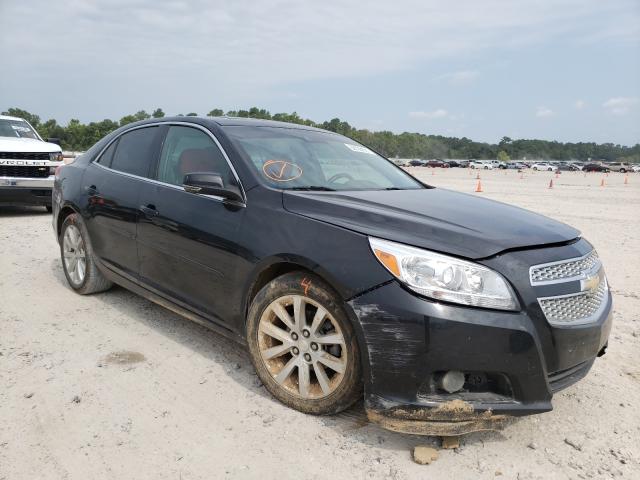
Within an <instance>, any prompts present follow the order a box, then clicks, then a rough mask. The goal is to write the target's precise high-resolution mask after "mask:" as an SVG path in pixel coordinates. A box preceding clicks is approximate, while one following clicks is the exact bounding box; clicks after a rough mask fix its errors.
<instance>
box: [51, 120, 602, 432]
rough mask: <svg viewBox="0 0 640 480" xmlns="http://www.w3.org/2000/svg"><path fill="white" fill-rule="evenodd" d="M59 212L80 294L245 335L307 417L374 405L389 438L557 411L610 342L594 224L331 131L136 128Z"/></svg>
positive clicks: (259, 366) (488, 425) (104, 151)
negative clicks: (529, 205)
mask: <svg viewBox="0 0 640 480" xmlns="http://www.w3.org/2000/svg"><path fill="white" fill-rule="evenodd" d="M53 209H54V215H53V229H54V232H55V236H56V238H57V239H58V242H59V245H60V255H61V260H62V265H63V269H64V274H65V276H66V278H67V281H68V283H69V285H70V286H71V288H72V289H73V290H75V291H76V292H78V293H80V294H91V293H96V292H101V291H105V290H108V289H109V288H110V287H111V285H112V284H113V283H116V284H119V285H122V286H124V287H125V288H128V289H130V290H132V291H134V292H137V293H138V294H140V295H142V296H144V297H146V298H148V299H149V300H152V301H154V302H157V303H159V304H160V305H163V306H165V307H167V308H170V309H171V310H173V311H175V312H178V313H180V314H182V315H184V316H185V317H187V318H189V319H191V320H194V321H197V322H199V323H202V324H203V325H206V326H208V327H210V328H212V329H214V330H216V331H218V332H220V333H221V334H223V335H226V336H228V337H229V338H232V339H234V340H237V341H238V342H239V343H240V344H244V345H246V346H247V348H248V350H249V352H250V355H251V359H252V361H253V365H254V366H255V369H256V372H257V374H258V376H259V377H260V379H261V380H262V382H263V383H264V384H265V386H266V388H267V389H268V390H269V391H270V392H271V393H272V394H273V395H274V396H275V397H276V398H278V399H279V400H280V401H282V402H283V403H285V404H287V405H289V406H291V407H293V408H296V409H298V410H300V411H302V412H307V413H313V414H332V413H336V412H339V411H341V410H344V409H345V408H347V407H349V406H350V405H352V404H353V403H354V402H356V401H357V400H358V399H360V398H362V396H363V394H364V399H365V407H366V410H367V412H368V415H369V418H370V419H371V420H373V421H375V422H378V423H379V424H381V425H382V426H384V427H386V428H389V429H393V430H399V431H406V432H411V433H426V434H435V435H456V434H461V433H465V432H470V431H477V430H485V429H493V428H499V427H500V426H501V425H502V423H503V422H504V420H505V418H507V416H509V415H525V414H531V413H539V412H544V411H548V410H551V408H552V406H551V399H552V396H553V394H554V393H555V392H556V391H558V390H560V389H562V388H564V387H566V386H568V385H570V384H572V383H573V382H575V381H577V380H579V379H580V378H582V377H583V376H584V375H586V374H587V372H588V371H589V369H590V368H591V365H592V364H593V362H594V360H595V358H596V356H597V355H600V354H602V353H604V349H605V347H606V345H607V339H608V336H609V329H610V327H611V308H612V306H611V295H610V293H609V289H608V285H607V280H606V278H605V276H604V270H603V268H602V264H601V262H600V259H599V258H598V255H597V253H596V252H595V250H594V249H593V247H592V246H591V244H589V242H587V240H585V239H584V238H582V237H581V236H580V233H579V232H578V231H577V230H575V229H573V228H571V227H570V226H567V225H565V224H562V223H559V222H556V221H554V220H551V219H549V218H545V217H542V216H540V215H538V214H534V213H530V212H527V211H525V210H522V209H519V208H515V207H511V206H509V205H506V204H503V203H498V202H494V201H491V200H487V199H483V198H478V197H477V196H472V195H465V194H461V193H455V192H453V191H449V190H444V189H440V188H433V187H431V186H429V185H425V184H423V183H421V182H420V181H418V180H416V179H415V178H413V177H412V176H410V175H409V174H407V173H406V172H404V171H403V170H402V169H400V168H398V167H397V166H395V165H394V164H393V163H392V162H390V161H388V160H387V159H385V158H383V157H381V156H379V155H377V154H376V153H374V152H373V151H372V150H370V149H368V148H367V147H365V146H363V145H361V144H358V143H357V142H354V141H353V140H351V139H349V138H346V137H343V136H340V135H337V134H334V133H331V132H326V131H323V130H318V129H314V128H310V127H305V126H297V125H290V124H284V123H278V122H271V121H260V120H250V119H236V118H206V119H205V118H197V117H187V118H185V117H175V118H165V119H154V120H147V121H143V122H139V123H134V124H130V125H127V126H124V127H122V128H120V129H119V130H116V131H115V132H113V133H111V134H109V135H108V136H106V137H105V138H103V139H102V140H100V141H99V142H98V143H96V144H95V145H94V146H93V147H92V148H91V149H89V151H87V152H86V153H85V154H84V155H82V156H81V157H80V158H79V159H78V160H77V161H76V162H75V163H73V164H71V165H66V166H64V167H62V168H60V169H59V171H58V172H57V175H56V180H55V186H54V193H53ZM229 400H230V401H232V399H229Z"/></svg>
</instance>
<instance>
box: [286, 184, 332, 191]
mask: <svg viewBox="0 0 640 480" xmlns="http://www.w3.org/2000/svg"><path fill="white" fill-rule="evenodd" d="M285 190H302V191H309V192H335V191H336V189H335V188H329V187H323V186H321V185H307V186H305V187H291V188H287V189H285Z"/></svg>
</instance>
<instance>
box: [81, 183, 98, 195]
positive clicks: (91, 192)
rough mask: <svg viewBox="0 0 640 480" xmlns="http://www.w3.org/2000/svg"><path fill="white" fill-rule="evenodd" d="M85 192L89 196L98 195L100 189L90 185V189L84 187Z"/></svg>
mask: <svg viewBox="0 0 640 480" xmlns="http://www.w3.org/2000/svg"><path fill="white" fill-rule="evenodd" d="M84 191H85V192H87V193H88V194H89V195H96V194H97V193H98V187H96V186H95V185H89V186H88V187H84Z"/></svg>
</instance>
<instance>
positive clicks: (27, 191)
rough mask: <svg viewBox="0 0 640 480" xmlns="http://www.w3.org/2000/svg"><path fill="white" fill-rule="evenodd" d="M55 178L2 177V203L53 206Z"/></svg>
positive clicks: (0, 191) (0, 184)
mask: <svg viewBox="0 0 640 480" xmlns="http://www.w3.org/2000/svg"><path fill="white" fill-rule="evenodd" d="M54 179H55V177H54V176H53V175H50V176H49V177H45V178H26V177H0V203H2V204H12V205H46V206H50V205H51V191H52V189H53V182H54Z"/></svg>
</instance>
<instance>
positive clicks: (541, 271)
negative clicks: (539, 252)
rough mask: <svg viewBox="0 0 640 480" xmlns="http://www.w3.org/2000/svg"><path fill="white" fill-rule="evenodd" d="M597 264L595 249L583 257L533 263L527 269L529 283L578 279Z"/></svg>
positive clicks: (597, 258) (598, 260)
mask: <svg viewBox="0 0 640 480" xmlns="http://www.w3.org/2000/svg"><path fill="white" fill-rule="evenodd" d="M597 265H600V258H599V257H598V253H597V252H596V251H595V250H592V251H591V252H590V253H588V254H587V255H585V256H584V257H580V258H572V259H569V260H562V261H560V262H553V263H545V264H543V265H535V266H533V267H531V269H530V270H529V276H530V278H531V285H535V284H542V283H554V282H558V281H568V280H578V279H580V278H583V277H584V276H585V275H586V274H587V273H588V272H590V271H592V270H595V267H596V266H597Z"/></svg>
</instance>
